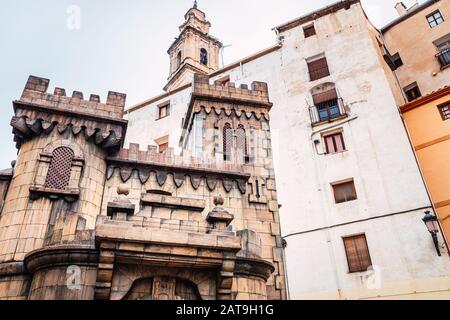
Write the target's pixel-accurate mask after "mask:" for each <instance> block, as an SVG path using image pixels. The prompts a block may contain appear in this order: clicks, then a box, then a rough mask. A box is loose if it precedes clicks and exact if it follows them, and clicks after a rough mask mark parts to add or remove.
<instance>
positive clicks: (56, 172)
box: [45, 147, 75, 190]
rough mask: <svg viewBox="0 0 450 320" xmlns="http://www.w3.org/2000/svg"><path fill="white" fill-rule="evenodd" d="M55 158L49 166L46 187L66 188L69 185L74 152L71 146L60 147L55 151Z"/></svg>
mask: <svg viewBox="0 0 450 320" xmlns="http://www.w3.org/2000/svg"><path fill="white" fill-rule="evenodd" d="M52 155H53V158H52V161H51V162H50V167H49V168H48V172H47V177H46V181H45V187H46V188H50V189H57V190H65V189H66V188H67V187H68V186H69V182H70V174H71V171H72V160H73V158H74V156H75V155H74V152H73V150H72V149H71V148H69V147H59V148H57V149H55V150H54V151H53V154H52Z"/></svg>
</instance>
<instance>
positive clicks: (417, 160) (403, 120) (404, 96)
mask: <svg viewBox="0 0 450 320" xmlns="http://www.w3.org/2000/svg"><path fill="white" fill-rule="evenodd" d="M379 34H380V37H381V40H382V41H383V45H384V46H385V47H386V41H385V39H384V36H383V33H382V32H381V31H379ZM386 48H387V47H386ZM392 73H393V75H394V78H395V81H396V82H397V85H398V87H399V89H400V92H401V93H402V96H403V100H404V101H405V103H407V102H408V99H407V98H406V95H405V92H403V90H402V86H401V84H400V80H399V78H398V76H397V73H396V71H395V70H393V71H392ZM396 105H397V104H396ZM397 110H398V113H399V114H400V118H401V119H402V124H403V127H404V128H405V132H406V135H407V136H408V140H409V145H410V147H411V150H412V152H413V155H414V159H415V160H416V165H417V168H418V169H419V173H420V177H421V178H422V183H423V185H424V186H425V190H426V192H427V195H428V199H429V200H430V203H431V206H432V207H433V210H434V212H435V213H436V216H438V214H437V209H436V206H435V204H434V201H433V198H432V196H431V191H430V189H429V188H428V185H427V183H426V180H425V175H424V173H423V170H422V167H421V166H420V163H419V158H418V156H417V152H416V149H415V148H414V144H413V141H412V138H411V132H410V131H409V129H408V126H407V125H406V121H405V118H404V117H403V114H402V112H401V110H400V107H399V106H397ZM438 226H439V230H440V231H441V235H442V239H443V240H444V245H445V248H446V249H447V254H448V255H449V256H450V248H449V246H448V239H447V237H446V235H445V233H444V232H443V228H442V224H441V220H440V219H439V218H438Z"/></svg>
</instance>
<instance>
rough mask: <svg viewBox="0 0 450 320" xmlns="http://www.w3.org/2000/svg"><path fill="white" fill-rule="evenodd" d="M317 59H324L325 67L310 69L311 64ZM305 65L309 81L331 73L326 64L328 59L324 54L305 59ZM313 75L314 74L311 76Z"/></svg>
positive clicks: (317, 60)
mask: <svg viewBox="0 0 450 320" xmlns="http://www.w3.org/2000/svg"><path fill="white" fill-rule="evenodd" d="M319 61H325V67H322V68H319V69H312V68H311V66H312V65H313V64H314V63H317V62H319ZM306 65H307V67H308V74H309V81H310V82H313V81H317V80H320V79H323V78H326V77H328V76H330V75H331V72H330V66H329V64H328V59H327V57H326V56H325V55H321V56H319V57H316V58H309V59H306ZM313 75H314V76H313Z"/></svg>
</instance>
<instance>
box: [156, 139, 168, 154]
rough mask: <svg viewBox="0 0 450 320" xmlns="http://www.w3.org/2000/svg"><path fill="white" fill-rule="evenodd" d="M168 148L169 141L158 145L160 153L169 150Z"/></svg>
mask: <svg viewBox="0 0 450 320" xmlns="http://www.w3.org/2000/svg"><path fill="white" fill-rule="evenodd" d="M167 149H169V143H168V142H165V143H161V144H160V145H159V146H158V151H159V153H164V152H166V151H167Z"/></svg>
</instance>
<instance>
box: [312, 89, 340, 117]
mask: <svg viewBox="0 0 450 320" xmlns="http://www.w3.org/2000/svg"><path fill="white" fill-rule="evenodd" d="M313 101H314V106H315V107H316V108H317V113H318V115H319V122H322V121H328V120H332V119H334V118H337V117H339V116H341V111H340V108H339V101H338V95H337V91H336V89H332V90H328V91H325V92H322V93H319V94H315V95H313Z"/></svg>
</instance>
